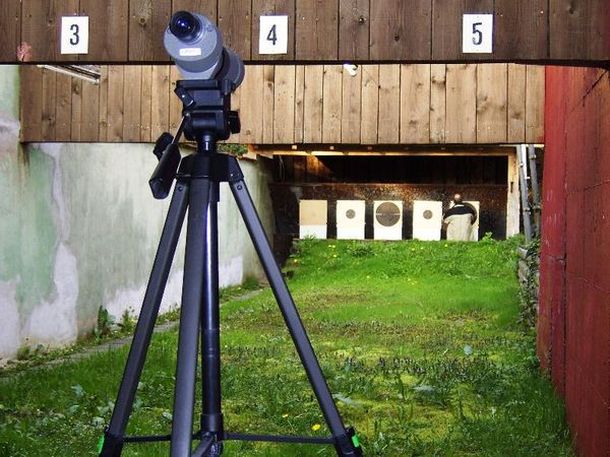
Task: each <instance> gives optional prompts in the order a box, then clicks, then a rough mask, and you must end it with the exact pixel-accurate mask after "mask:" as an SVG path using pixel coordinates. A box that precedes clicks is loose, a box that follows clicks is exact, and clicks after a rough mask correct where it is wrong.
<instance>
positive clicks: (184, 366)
mask: <svg viewBox="0 0 610 457" xmlns="http://www.w3.org/2000/svg"><path fill="white" fill-rule="evenodd" d="M191 157H192V160H193V166H192V169H191V173H192V176H193V177H192V178H191V184H190V190H189V214H188V223H187V234H186V253H185V258H184V282H183V285H182V309H181V312H180V330H179V339H178V360H177V363H176V386H175V394H174V410H173V422H172V435H171V456H172V457H190V456H191V445H192V433H193V431H192V430H193V409H194V404H195V381H196V380H195V377H196V371H197V349H198V347H197V346H198V337H199V324H200V320H201V303H202V298H203V279H204V265H203V259H204V255H205V241H206V236H207V210H208V202H209V198H210V185H211V184H210V180H209V179H207V178H202V177H201V176H206V175H207V173H208V171H207V169H206V167H208V169H209V159H208V158H207V157H205V156H203V154H196V155H194V156H191Z"/></svg>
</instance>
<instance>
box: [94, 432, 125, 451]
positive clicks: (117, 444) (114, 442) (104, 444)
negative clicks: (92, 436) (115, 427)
mask: <svg viewBox="0 0 610 457" xmlns="http://www.w3.org/2000/svg"><path fill="white" fill-rule="evenodd" d="M124 443H125V442H124V440H123V437H122V436H117V435H113V434H111V433H110V432H109V431H108V429H106V430H105V431H104V436H103V437H102V439H101V440H100V444H99V449H98V452H99V457H119V456H120V455H121V452H123V444H124Z"/></svg>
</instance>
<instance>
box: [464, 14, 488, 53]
mask: <svg viewBox="0 0 610 457" xmlns="http://www.w3.org/2000/svg"><path fill="white" fill-rule="evenodd" d="M493 26H494V15H493V14H464V17H463V25H462V52H463V53H464V54H470V53H481V54H491V53H492V52H493Z"/></svg>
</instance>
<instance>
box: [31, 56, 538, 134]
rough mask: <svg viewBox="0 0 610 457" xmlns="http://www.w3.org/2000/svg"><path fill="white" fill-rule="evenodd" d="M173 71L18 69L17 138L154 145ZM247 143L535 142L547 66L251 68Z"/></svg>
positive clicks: (164, 125) (243, 106)
mask: <svg viewBox="0 0 610 457" xmlns="http://www.w3.org/2000/svg"><path fill="white" fill-rule="evenodd" d="M177 76H178V75H177V73H176V70H175V68H174V67H170V66H167V65H162V66H158V65H157V66H153V65H143V66H104V67H102V80H101V84H100V85H99V86H96V85H93V84H90V83H87V82H82V81H79V80H76V79H71V78H70V77H68V76H65V75H62V74H57V73H55V72H52V71H49V70H42V69H39V68H36V67H31V66H28V67H22V78H23V79H22V84H21V87H22V94H21V97H22V98H21V99H22V101H23V102H22V107H23V109H22V117H21V122H22V125H23V130H22V137H23V141H26V142H30V141H101V142H106V141H108V142H150V141H155V139H156V138H157V136H158V135H160V134H161V133H162V132H163V131H166V130H169V131H175V129H176V128H177V126H178V123H179V121H180V116H181V104H180V102H179V99H178V97H176V96H175V95H174V94H173V92H172V91H173V88H174V86H175V82H174V81H175V80H176V79H177ZM232 102H233V108H234V109H238V110H239V111H240V116H241V122H242V132H241V134H239V135H234V136H233V137H231V141H232V142H236V143H237V142H241V143H249V144H281V145H287V144H371V145H374V144H387V145H396V144H407V145H408V144H499V143H525V142H527V143H541V142H543V140H544V135H543V123H544V122H543V115H544V106H543V105H544V68H543V67H538V66H521V65H517V64H447V65H443V64H435V65H426V64H402V65H398V64H388V65H363V66H360V67H359V68H358V73H357V75H356V76H350V75H349V74H348V73H347V72H346V71H344V69H343V67H342V66H341V65H307V66H294V65H277V66H254V65H251V66H248V67H247V70H246V78H245V80H244V83H243V84H242V85H241V87H240V88H239V89H238V90H237V91H236V92H235V94H234V96H233V100H232Z"/></svg>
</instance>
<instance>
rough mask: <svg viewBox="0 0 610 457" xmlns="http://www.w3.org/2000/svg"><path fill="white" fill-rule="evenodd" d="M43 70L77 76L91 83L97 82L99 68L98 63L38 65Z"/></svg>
mask: <svg viewBox="0 0 610 457" xmlns="http://www.w3.org/2000/svg"><path fill="white" fill-rule="evenodd" d="M38 67H39V68H43V69H45V70H52V71H56V72H57V73H61V74H64V75H67V76H71V77H72V78H79V79H82V80H83V81H87V82H89V83H91V84H99V83H100V78H101V70H100V66H99V65H38Z"/></svg>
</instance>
